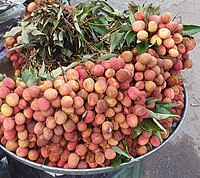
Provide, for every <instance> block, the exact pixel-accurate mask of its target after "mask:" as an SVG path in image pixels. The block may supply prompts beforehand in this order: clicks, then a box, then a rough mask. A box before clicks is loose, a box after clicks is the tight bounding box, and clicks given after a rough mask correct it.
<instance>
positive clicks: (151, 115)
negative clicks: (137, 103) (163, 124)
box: [148, 108, 178, 120]
mask: <svg viewBox="0 0 200 178" xmlns="http://www.w3.org/2000/svg"><path fill="white" fill-rule="evenodd" d="M163 110H164V109H163V108H162V112H163ZM168 117H178V116H177V115H175V114H161V113H155V112H153V111H151V110H148V118H155V119H157V120H162V119H166V118H168Z"/></svg>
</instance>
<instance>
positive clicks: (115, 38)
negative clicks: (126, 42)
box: [110, 31, 125, 53]
mask: <svg viewBox="0 0 200 178" xmlns="http://www.w3.org/2000/svg"><path fill="white" fill-rule="evenodd" d="M124 35H125V33H118V31H116V32H114V33H113V34H112V35H111V37H110V44H111V45H110V53H112V52H113V51H114V50H115V48H116V47H117V45H118V44H119V43H120V41H121V40H122V38H123V37H124Z"/></svg>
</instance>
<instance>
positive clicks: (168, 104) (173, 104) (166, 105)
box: [157, 102, 179, 109]
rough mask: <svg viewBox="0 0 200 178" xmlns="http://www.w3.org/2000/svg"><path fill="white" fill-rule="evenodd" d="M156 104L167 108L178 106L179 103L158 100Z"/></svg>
mask: <svg viewBox="0 0 200 178" xmlns="http://www.w3.org/2000/svg"><path fill="white" fill-rule="evenodd" d="M157 105H160V106H162V107H165V108H169V109H170V108H174V107H178V106H179V104H176V103H163V102H159V103H157Z"/></svg>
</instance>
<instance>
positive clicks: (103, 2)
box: [99, 1, 114, 12]
mask: <svg viewBox="0 0 200 178" xmlns="http://www.w3.org/2000/svg"><path fill="white" fill-rule="evenodd" d="M99 2H100V3H101V4H102V5H103V6H104V7H106V8H107V9H108V10H109V11H110V12H114V9H113V8H112V6H110V5H109V4H108V3H106V2H105V1H99Z"/></svg>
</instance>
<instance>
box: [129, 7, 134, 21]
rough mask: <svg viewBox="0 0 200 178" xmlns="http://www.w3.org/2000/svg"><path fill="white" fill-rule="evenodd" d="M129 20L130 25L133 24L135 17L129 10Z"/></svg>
mask: <svg viewBox="0 0 200 178" xmlns="http://www.w3.org/2000/svg"><path fill="white" fill-rule="evenodd" d="M129 19H130V22H131V24H133V23H134V22H135V17H134V15H133V12H132V11H131V10H129Z"/></svg>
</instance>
